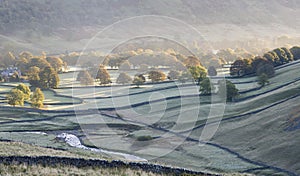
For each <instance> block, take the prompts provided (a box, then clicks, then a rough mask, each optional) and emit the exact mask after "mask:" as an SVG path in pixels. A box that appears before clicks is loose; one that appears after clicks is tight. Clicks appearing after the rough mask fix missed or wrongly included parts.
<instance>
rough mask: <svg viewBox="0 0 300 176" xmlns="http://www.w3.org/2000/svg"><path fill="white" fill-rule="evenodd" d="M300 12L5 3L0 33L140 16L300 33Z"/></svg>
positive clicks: (295, 7) (234, 2) (251, 6)
mask: <svg viewBox="0 0 300 176" xmlns="http://www.w3.org/2000/svg"><path fill="white" fill-rule="evenodd" d="M299 12H300V6H299V3H297V1H296V0H290V1H283V0H275V1H272V3H270V2H269V1H267V0H264V1H260V0H254V1H247V0H241V1H239V0H230V1H226V2H224V1H220V0H202V1H197V0H188V1H184V0H176V1H169V0H154V1H146V0H126V1H120V0H116V1H110V0H99V1H95V0H88V1H84V0H74V1H59V0H54V1H52V0H21V1H19V0H9V1H8V0H3V1H1V2H0V14H1V18H0V24H1V25H0V33H2V34H3V33H4V34H11V33H14V32H16V31H26V30H29V31H33V32H39V33H41V34H43V35H48V34H49V33H53V32H55V31H56V32H57V31H58V30H59V29H61V28H69V29H70V28H78V27H85V26H100V27H101V26H107V25H109V24H112V23H114V22H116V21H118V20H122V19H125V18H128V17H133V16H140V15H163V16H169V17H174V18H177V19H180V20H183V21H185V22H187V23H189V24H192V25H194V26H207V25H216V24H218V25H219V24H228V25H237V26H239V27H240V28H242V29H244V30H247V29H246V28H245V27H247V26H248V27H249V25H253V26H254V29H253V32H254V31H255V30H261V29H260V28H259V26H267V27H276V28H287V29H297V27H298V26H299V25H300V21H299V20H298V19H295V18H294V17H295V16H297V15H298V14H299ZM216 27H217V26H216ZM227 27H228V26H227ZM255 27H256V29H255Z"/></svg>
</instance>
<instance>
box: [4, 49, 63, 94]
mask: <svg viewBox="0 0 300 176" xmlns="http://www.w3.org/2000/svg"><path fill="white" fill-rule="evenodd" d="M0 60H1V67H3V68H6V67H17V68H18V69H20V72H21V74H22V75H17V76H18V78H20V77H21V76H23V78H24V79H27V80H28V81H29V83H30V84H31V86H33V87H39V88H42V89H49V88H57V86H58V84H59V77H58V73H59V72H62V71H63V69H64V68H65V67H66V63H65V62H63V61H62V60H61V59H60V58H58V57H47V56H46V54H45V53H42V55H41V56H33V55H32V54H31V53H30V52H22V53H20V54H19V55H18V56H15V55H14V54H13V53H11V52H9V53H7V54H6V55H5V56H4V57H0Z"/></svg>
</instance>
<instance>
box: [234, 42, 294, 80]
mask: <svg viewBox="0 0 300 176" xmlns="http://www.w3.org/2000/svg"><path fill="white" fill-rule="evenodd" d="M298 59H300V47H297V46H295V47H292V48H291V49H287V48H285V47H282V48H276V49H274V50H272V51H268V52H266V53H265V54H264V55H263V56H256V57H253V58H247V59H238V60H236V61H235V62H234V63H233V64H232V66H231V68H230V74H231V75H237V76H244V75H247V74H252V73H255V74H256V75H258V76H260V75H262V74H266V75H267V76H268V77H272V76H274V73H275V71H274V67H276V66H280V65H283V64H286V63H288V62H291V61H294V60H298Z"/></svg>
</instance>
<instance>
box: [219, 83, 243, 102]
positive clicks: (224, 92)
mask: <svg viewBox="0 0 300 176" xmlns="http://www.w3.org/2000/svg"><path fill="white" fill-rule="evenodd" d="M238 91H239V90H238V89H237V88H236V86H235V85H234V84H233V83H232V82H231V81H228V80H226V81H221V82H220V85H219V91H218V94H219V95H220V96H226V99H227V101H233V100H234V98H236V97H237V96H238V95H239V92H238Z"/></svg>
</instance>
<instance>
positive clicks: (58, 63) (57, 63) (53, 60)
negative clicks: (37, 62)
mask: <svg viewBox="0 0 300 176" xmlns="http://www.w3.org/2000/svg"><path fill="white" fill-rule="evenodd" d="M46 61H47V62H48V63H49V64H50V65H51V67H52V68H53V69H54V70H55V71H56V72H61V71H62V69H63V66H64V62H63V61H62V60H61V58H58V57H47V58H46Z"/></svg>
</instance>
